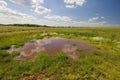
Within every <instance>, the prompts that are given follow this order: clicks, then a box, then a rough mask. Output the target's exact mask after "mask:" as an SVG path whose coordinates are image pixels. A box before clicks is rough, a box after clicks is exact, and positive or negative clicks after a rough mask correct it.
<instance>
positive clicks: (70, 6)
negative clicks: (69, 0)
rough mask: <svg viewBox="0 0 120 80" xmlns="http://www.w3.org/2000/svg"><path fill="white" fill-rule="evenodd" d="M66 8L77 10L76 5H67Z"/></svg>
mask: <svg viewBox="0 0 120 80" xmlns="http://www.w3.org/2000/svg"><path fill="white" fill-rule="evenodd" d="M65 7H66V8H75V5H66V6H65Z"/></svg>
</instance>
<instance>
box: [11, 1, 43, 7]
mask: <svg viewBox="0 0 120 80" xmlns="http://www.w3.org/2000/svg"><path fill="white" fill-rule="evenodd" d="M10 1H12V2H14V3H17V4H21V5H24V6H33V5H37V4H39V3H44V0H10Z"/></svg>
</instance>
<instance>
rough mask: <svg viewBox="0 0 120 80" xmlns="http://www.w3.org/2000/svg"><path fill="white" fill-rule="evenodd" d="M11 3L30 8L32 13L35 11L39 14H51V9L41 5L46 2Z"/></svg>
mask: <svg viewBox="0 0 120 80" xmlns="http://www.w3.org/2000/svg"><path fill="white" fill-rule="evenodd" d="M10 1H12V2H14V3H17V4H20V5H23V6H28V7H30V8H31V9H30V10H31V11H34V12H35V13H37V14H46V13H50V12H51V9H48V8H46V7H43V6H41V4H43V3H44V0H10Z"/></svg>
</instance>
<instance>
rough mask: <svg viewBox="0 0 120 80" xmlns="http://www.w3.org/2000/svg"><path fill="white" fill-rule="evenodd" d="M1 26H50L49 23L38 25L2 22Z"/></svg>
mask: <svg viewBox="0 0 120 80" xmlns="http://www.w3.org/2000/svg"><path fill="white" fill-rule="evenodd" d="M0 26H23V27H24V26H25V27H49V26H47V25H38V24H0Z"/></svg>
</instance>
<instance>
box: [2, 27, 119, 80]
mask: <svg viewBox="0 0 120 80" xmlns="http://www.w3.org/2000/svg"><path fill="white" fill-rule="evenodd" d="M45 37H47V38H50V37H62V38H68V39H77V40H84V41H86V42H88V43H91V44H94V45H95V46H96V48H97V49H98V50H96V51H95V52H94V53H92V54H86V53H81V54H80V55H78V57H79V58H78V59H71V58H69V57H68V56H67V55H66V54H64V53H62V52H61V53H59V54H58V55H57V56H55V57H51V56H48V55H47V54H46V53H44V52H41V53H40V54H39V55H38V56H37V58H35V59H34V60H25V61H18V60H15V59H14V57H15V56H18V55H19V54H20V53H19V52H13V53H11V54H9V53H8V52H7V50H8V49H10V48H11V46H12V45H15V47H16V48H18V47H20V46H23V45H24V43H26V42H29V41H31V40H33V39H43V38H45ZM99 49H100V50H102V51H100V50H99ZM33 79H36V80H37V79H40V80H47V79H48V80H120V28H119V27H80V28H67V27H66V28H62V27H59V28H55V27H54V28H53V27H25V26H24V27H20V26H0V80H33Z"/></svg>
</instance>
